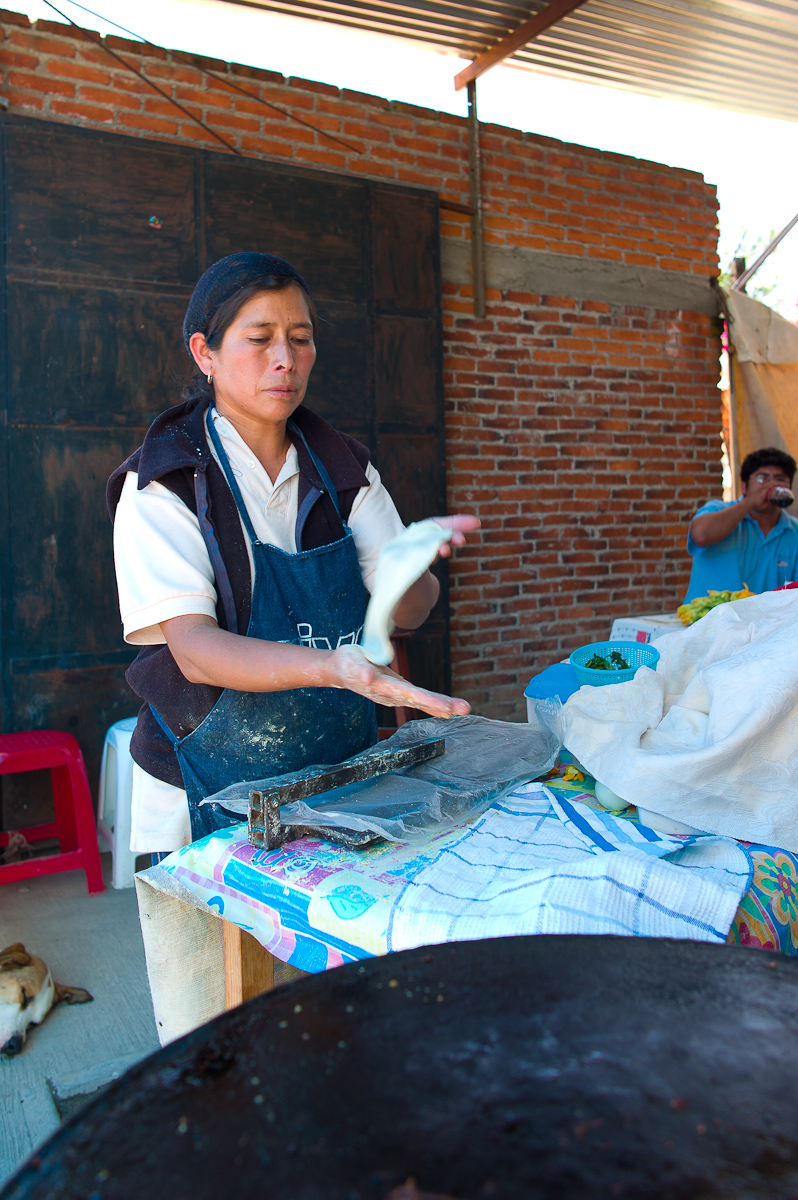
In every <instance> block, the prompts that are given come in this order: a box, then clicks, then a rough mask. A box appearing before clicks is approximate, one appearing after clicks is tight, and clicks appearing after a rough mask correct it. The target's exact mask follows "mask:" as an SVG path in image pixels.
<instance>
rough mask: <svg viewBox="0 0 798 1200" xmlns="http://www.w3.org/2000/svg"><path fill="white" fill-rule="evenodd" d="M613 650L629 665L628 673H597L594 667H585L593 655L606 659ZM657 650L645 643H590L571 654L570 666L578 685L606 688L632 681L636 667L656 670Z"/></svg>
mask: <svg viewBox="0 0 798 1200" xmlns="http://www.w3.org/2000/svg"><path fill="white" fill-rule="evenodd" d="M613 650H617V651H618V653H619V654H620V655H622V656H623V658H625V659H626V661H627V662H628V664H629V670H628V671H597V670H596V669H595V668H594V667H586V666H585V665H584V664H585V663H586V662H589V661H590V659H591V658H592V657H593V655H594V654H601V655H602V656H603V657H604V658H607V657H608V656H609V655H610V654H611V653H612V651H613ZM658 662H659V650H657V649H655V648H654V646H649V645H647V644H646V642H591V643H590V645H589V646H580V647H579V649H578V650H573V651H572V652H571V666H572V667H573V669H574V671H576V678H577V679H578V680H579V682H580V684H582V683H589V684H591V686H592V687H606V685H607V684H608V683H625V682H626V680H628V679H634V677H635V671H636V670H637V668H638V667H651V669H652V671H655V670H656V669H657V663H658Z"/></svg>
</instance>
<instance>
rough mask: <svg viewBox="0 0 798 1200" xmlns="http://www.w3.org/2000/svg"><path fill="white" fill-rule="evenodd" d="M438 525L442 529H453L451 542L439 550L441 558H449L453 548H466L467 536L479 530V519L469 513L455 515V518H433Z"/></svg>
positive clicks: (445, 543) (444, 544)
mask: <svg viewBox="0 0 798 1200" xmlns="http://www.w3.org/2000/svg"><path fill="white" fill-rule="evenodd" d="M430 520H432V521H434V522H435V524H436V525H440V526H441V528H442V529H453V530H454V533H453V534H452V536H451V540H450V541H448V542H443V543H442V544H441V546H440V549H439V550H438V557H439V558H449V556H450V555H451V553H452V546H464V545H465V540H466V539H465V536H464V535H465V534H466V533H472V532H473V531H474V530H475V529H479V526H480V520H479V517H473V516H471V515H470V514H469V513H455V515H454V516H453V517H431V518H430Z"/></svg>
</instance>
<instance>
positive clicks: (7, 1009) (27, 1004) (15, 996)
mask: <svg viewBox="0 0 798 1200" xmlns="http://www.w3.org/2000/svg"><path fill="white" fill-rule="evenodd" d="M93 999H94V997H93V996H90V995H89V993H88V992H87V991H86V990H85V989H84V988H75V987H66V986H65V985H64V984H62V983H53V977H52V975H51V974H50V972H49V971H48V969H47V966H46V965H45V963H43V962H42V960H41V959H40V958H37V957H36V955H35V954H28V952H27V950H26V949H25V947H24V946H23V945H22V943H21V942H15V943H14V945H13V946H8V947H6V949H5V950H2V951H0V1054H4V1055H5V1056H6V1057H7V1058H12V1057H13V1056H14V1055H15V1054H19V1052H20V1050H21V1049H22V1047H23V1046H24V1045H25V1037H26V1035H27V1032H28V1026H29V1025H40V1024H41V1023H42V1021H43V1020H44V1018H45V1017H46V1016H47V1014H48V1012H49V1011H50V1009H51V1008H52V1007H53V1005H55V1004H58V1003H59V1002H60V1001H61V1000H65V1001H66V1002H67V1004H86V1003H87V1002H88V1001H89V1000H93Z"/></svg>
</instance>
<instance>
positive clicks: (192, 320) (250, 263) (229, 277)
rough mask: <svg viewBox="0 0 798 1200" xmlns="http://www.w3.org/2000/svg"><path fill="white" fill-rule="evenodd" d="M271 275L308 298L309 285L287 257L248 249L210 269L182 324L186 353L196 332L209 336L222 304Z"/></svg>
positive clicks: (194, 295)
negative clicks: (290, 281) (288, 282)
mask: <svg viewBox="0 0 798 1200" xmlns="http://www.w3.org/2000/svg"><path fill="white" fill-rule="evenodd" d="M269 275H279V276H282V277H283V278H284V279H293V281H294V283H298V284H299V286H300V287H301V288H302V291H303V292H305V293H306V294H308V295H309V292H308V285H307V284H306V283H305V281H304V279H303V278H302V276H301V275H300V274H299V271H297V270H296V269H295V268H294V267H292V266H291V264H290V263H289V262H286V261H285V259H284V258H276V257H275V255H273V254H258V253H257V252H255V251H251V250H246V251H243V252H242V253H240V254H228V256H227V258H220V259H219V261H218V262H216V263H214V264H213V266H212V267H208V270H207V271H206V272H205V274H204V275H202V276H201V277H200V280H199V282H198V283H197V286H196V287H195V288H194V291H193V292H192V294H191V299H190V300H189V302H188V308H187V309H186V319H185V320H184V322H183V341H184V342H185V346H186V350H189V346H188V342H189V338H190V337H191V335H192V334H193V333H207V331H208V326H209V325H210V323H211V318H212V317H213V314H214V313H215V312H216V310H217V308H218V307H219V305H220V304H224V302H225V300H229V299H230V297H231V296H232V295H234V294H235V293H236V292H237V291H239V290H240V289H241V288H243V287H246V286H247V284H248V283H253V282H254V281H255V280H256V279H263V278H265V277H267V276H269ZM190 353H191V351H190V350H189V354H190Z"/></svg>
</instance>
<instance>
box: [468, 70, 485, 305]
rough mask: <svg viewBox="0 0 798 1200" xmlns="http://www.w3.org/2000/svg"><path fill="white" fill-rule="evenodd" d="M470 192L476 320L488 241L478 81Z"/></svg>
mask: <svg viewBox="0 0 798 1200" xmlns="http://www.w3.org/2000/svg"><path fill="white" fill-rule="evenodd" d="M468 192H469V199H470V201H471V203H470V204H469V206H468V207H469V208H470V209H471V285H472V288H473V291H474V316H475V317H478V318H482V317H484V316H485V239H484V218H483V214H482V147H481V146H480V144H479V117H478V116H477V85H476V80H474V81H473V82H471V83H469V85H468Z"/></svg>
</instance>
